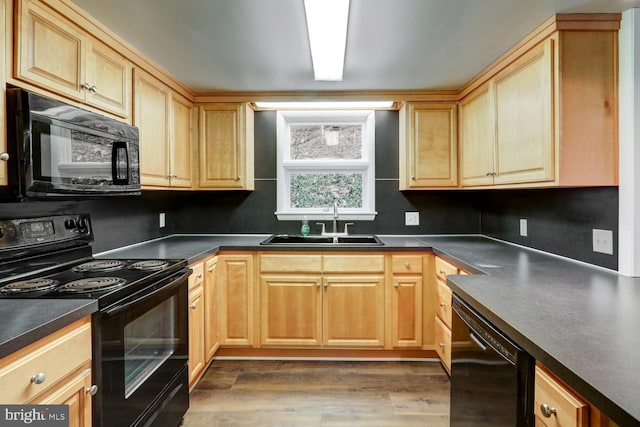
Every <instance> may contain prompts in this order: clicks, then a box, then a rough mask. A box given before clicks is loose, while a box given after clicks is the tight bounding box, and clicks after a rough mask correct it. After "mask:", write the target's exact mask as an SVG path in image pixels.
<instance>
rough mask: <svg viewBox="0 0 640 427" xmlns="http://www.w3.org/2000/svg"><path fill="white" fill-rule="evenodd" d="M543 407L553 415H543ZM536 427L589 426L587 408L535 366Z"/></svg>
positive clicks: (566, 389)
mask: <svg viewBox="0 0 640 427" xmlns="http://www.w3.org/2000/svg"><path fill="white" fill-rule="evenodd" d="M544 405H546V406H547V407H548V408H550V409H549V410H550V411H554V413H548V412H547V414H545V413H544V412H545V411H544ZM534 409H535V414H536V426H538V425H541V426H545V427H561V426H580V427H586V426H588V425H589V406H588V405H587V404H585V403H584V402H582V401H581V400H580V399H579V398H578V396H576V395H575V394H574V393H573V392H572V391H571V390H569V389H568V388H566V387H565V386H564V385H562V384H561V383H559V382H558V381H556V380H555V379H554V378H553V377H552V376H551V375H549V374H548V373H546V372H545V371H544V370H542V369H540V368H539V367H537V366H536V380H535V406H534Z"/></svg>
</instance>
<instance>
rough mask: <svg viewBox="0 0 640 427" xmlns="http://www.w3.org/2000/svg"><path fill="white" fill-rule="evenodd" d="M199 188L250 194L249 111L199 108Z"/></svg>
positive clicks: (241, 106)
mask: <svg viewBox="0 0 640 427" xmlns="http://www.w3.org/2000/svg"><path fill="white" fill-rule="evenodd" d="M199 122H200V130H199V144H200V150H199V152H200V168H199V169H200V171H199V174H200V181H199V185H200V187H202V188H213V189H216V188H217V189H245V190H253V185H254V184H253V111H252V110H251V109H250V108H249V107H248V106H246V105H245V104H237V103H235V104H233V103H230V104H207V105H203V106H200V118H199Z"/></svg>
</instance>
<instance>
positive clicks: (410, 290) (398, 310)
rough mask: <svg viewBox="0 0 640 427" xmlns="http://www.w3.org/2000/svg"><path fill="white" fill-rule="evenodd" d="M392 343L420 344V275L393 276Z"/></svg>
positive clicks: (400, 345) (408, 345)
mask: <svg viewBox="0 0 640 427" xmlns="http://www.w3.org/2000/svg"><path fill="white" fill-rule="evenodd" d="M392 282H393V289H392V290H391V304H392V314H391V316H392V319H391V320H392V337H391V339H392V345H393V346H394V347H403V348H406V347H421V346H422V276H403V275H394V276H393V280H392Z"/></svg>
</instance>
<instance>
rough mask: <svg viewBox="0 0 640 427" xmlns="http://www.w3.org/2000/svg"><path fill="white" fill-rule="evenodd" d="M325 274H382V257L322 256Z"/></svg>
mask: <svg viewBox="0 0 640 427" xmlns="http://www.w3.org/2000/svg"><path fill="white" fill-rule="evenodd" d="M322 258H323V271H324V272H325V273H384V255H324V256H323V257H322Z"/></svg>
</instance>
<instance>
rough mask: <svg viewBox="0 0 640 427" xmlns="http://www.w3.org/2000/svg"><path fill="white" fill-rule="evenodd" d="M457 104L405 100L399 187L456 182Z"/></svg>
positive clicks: (402, 114) (402, 116)
mask: <svg viewBox="0 0 640 427" xmlns="http://www.w3.org/2000/svg"><path fill="white" fill-rule="evenodd" d="M456 117H457V111H456V104H444V103H427V102H407V103H405V104H404V105H403V106H402V108H401V109H400V190H411V189H424V188H432V187H456V186H457V185H458V150H457V120H456Z"/></svg>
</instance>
